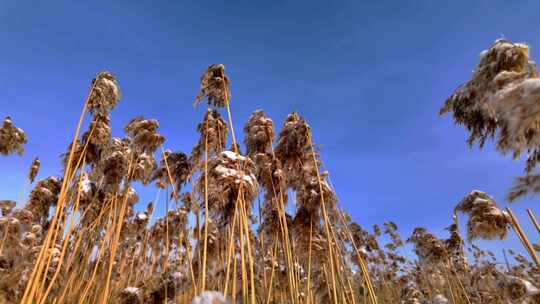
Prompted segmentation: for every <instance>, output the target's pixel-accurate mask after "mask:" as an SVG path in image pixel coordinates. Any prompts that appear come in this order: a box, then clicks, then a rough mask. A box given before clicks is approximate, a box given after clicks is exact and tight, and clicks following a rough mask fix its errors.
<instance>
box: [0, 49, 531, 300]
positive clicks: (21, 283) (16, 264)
mask: <svg viewBox="0 0 540 304" xmlns="http://www.w3.org/2000/svg"><path fill="white" fill-rule="evenodd" d="M230 68H234V67H230ZM197 76H198V75H195V77H197ZM200 79H201V80H200V88H199V91H198V94H197V88H193V91H194V94H193V95H194V96H196V97H195V99H194V105H195V106H198V107H204V106H206V107H207V110H206V112H205V114H204V117H202V120H201V122H200V123H199V124H198V125H197V126H194V128H196V130H197V132H198V133H199V135H200V138H199V140H198V142H196V143H194V145H193V149H192V150H191V151H177V150H175V149H174V147H169V146H168V145H167V141H166V139H165V137H164V136H163V135H161V134H160V131H159V122H158V121H157V120H155V119H150V118H146V117H143V116H140V117H135V118H133V119H132V120H131V121H130V122H129V123H128V124H127V125H126V126H125V128H124V136H123V137H114V136H112V130H111V127H110V125H111V117H110V113H111V111H113V110H114V108H115V106H116V105H117V104H118V103H119V102H121V91H120V84H119V83H118V81H117V79H116V76H115V75H114V74H113V73H111V72H109V71H102V72H99V73H98V74H97V75H96V76H95V77H94V79H93V80H91V82H90V84H89V89H88V92H86V98H84V94H85V92H81V96H82V97H81V108H82V111H81V115H80V118H79V121H78V125H76V126H74V128H73V131H72V132H71V133H67V134H59V135H58V136H64V137H66V138H68V139H69V140H70V142H71V144H70V145H69V146H67V147H65V153H64V154H63V155H62V156H61V157H60V159H59V162H58V163H59V166H58V171H57V174H56V175H53V176H50V177H47V178H45V179H41V180H36V177H37V176H38V172H39V170H40V165H41V164H40V160H39V158H35V159H34V161H32V163H31V164H28V165H29V169H28V182H29V183H30V184H31V185H32V186H31V187H32V188H31V191H30V193H29V195H28V197H25V198H24V201H22V202H16V201H12V200H0V210H1V213H0V215H1V217H0V303H22V304H31V303H32V304H33V303H36V304H45V303H54V304H61V303H99V304H105V303H119V304H142V303H156V304H157V303H164V304H168V303H193V304H196V303H198V304H202V303H207V304H210V303H212V304H218V303H250V304H255V303H262V304H268V303H290V304H314V303H334V304H337V303H349V304H377V303H379V304H383V303H385V304H386V303H388V304H396V303H402V304H445V303H451V304H473V303H475V304H476V303H495V304H499V303H500V304H508V303H512V304H514V303H515V304H527V303H540V259H539V258H538V256H537V253H536V252H537V250H540V246H538V245H536V244H534V243H532V242H531V239H533V237H534V238H537V237H538V235H534V236H532V235H526V234H525V232H524V231H523V229H522V226H521V225H520V222H522V223H523V222H524V221H527V222H528V224H529V223H532V225H534V226H535V227H536V229H537V232H538V233H540V225H539V224H538V222H537V220H536V218H535V215H534V214H533V212H532V211H531V210H530V209H529V210H528V213H529V218H521V219H518V218H517V217H516V216H515V214H514V213H513V212H512V210H511V209H510V208H501V207H499V205H498V203H497V202H496V201H495V200H494V199H493V198H492V197H491V196H490V195H489V194H487V193H485V192H483V191H481V190H474V189H471V192H470V193H463V199H462V200H461V201H459V202H456V205H455V209H453V210H448V219H449V220H448V222H447V223H440V225H441V227H447V237H446V238H438V237H437V236H436V235H434V234H433V233H431V232H429V231H428V230H427V229H426V228H423V227H417V228H416V229H414V231H413V233H412V235H410V236H402V235H401V234H400V231H399V227H398V224H399V223H394V222H392V221H390V220H391V219H390V218H389V219H388V220H389V221H387V222H385V223H381V225H380V226H378V225H375V226H373V227H365V226H363V225H362V223H357V222H356V221H355V219H354V218H352V217H351V215H349V214H348V213H347V211H346V210H343V209H342V208H341V207H340V205H339V201H338V197H337V195H336V192H335V190H334V188H333V187H332V185H331V183H330V182H329V181H328V172H326V171H323V170H322V169H321V168H323V167H324V166H323V163H322V160H321V156H320V150H319V149H318V146H317V144H316V143H317V142H316V139H317V134H313V132H312V130H311V128H310V125H309V123H308V122H307V121H306V120H305V119H304V118H303V117H302V114H301V113H291V114H289V115H288V116H287V117H286V118H285V120H284V121H283V122H282V123H275V122H274V121H273V120H272V118H270V117H268V116H267V115H266V114H265V112H264V111H263V110H257V111H255V112H253V113H252V114H251V116H250V117H249V119H248V120H247V122H238V121H235V120H234V115H233V113H234V100H233V99H232V98H231V92H230V88H229V82H230V80H229V78H228V76H227V75H226V70H225V66H223V65H221V64H214V65H210V66H209V67H208V68H207V69H206V71H204V72H203V74H202V76H201V78H200ZM434 102H438V103H440V104H441V106H442V108H441V111H440V114H441V115H448V116H451V117H452V118H453V119H454V121H455V123H456V124H457V125H460V126H462V127H464V128H465V129H466V130H467V132H468V133H469V138H468V139H467V144H469V145H478V146H480V147H482V146H483V145H484V144H485V143H486V142H487V141H493V142H494V143H495V145H496V148H497V150H498V151H499V152H500V153H501V154H511V155H513V156H514V158H516V159H518V158H520V156H522V155H525V156H526V161H525V164H524V175H523V176H521V177H516V179H515V183H514V184H513V185H509V187H508V188H509V190H508V196H507V200H508V201H509V202H516V201H519V199H520V198H521V197H523V196H524V195H531V194H534V193H536V192H540V175H539V174H537V173H536V171H535V168H536V165H537V163H538V162H540V75H539V73H538V70H537V68H536V65H535V64H534V62H533V61H532V59H531V58H529V49H528V46H527V45H525V44H520V43H513V42H510V41H508V40H497V41H495V42H494V43H493V44H492V45H491V46H489V48H488V49H487V50H485V51H483V52H481V54H480V58H479V63H478V64H477V66H476V67H475V68H474V71H473V73H472V75H471V78H470V79H469V80H466V81H465V82H464V83H463V84H462V85H460V86H459V87H457V89H456V90H455V92H454V93H453V94H452V95H451V96H450V97H448V99H447V100H446V101H434ZM260 106H261V107H264V105H260ZM433 115H437V113H433ZM242 123H243V125H242ZM86 125H88V128H85V127H83V126H86ZM457 127H458V126H456V128H457ZM238 132H243V138H244V140H243V142H239V141H238V140H237V138H238V137H237V136H238V134H239V133H238ZM178 133H179V136H181V130H178ZM31 140H32V138H27V136H26V134H25V132H24V130H22V129H20V128H18V127H17V117H6V118H5V119H4V120H3V124H2V125H1V128H0V157H16V155H14V154H23V153H25V149H24V148H25V144H26V143H27V142H28V141H31ZM465 148H466V146H465V145H464V149H465ZM32 153H36V151H32ZM2 174H10V172H5V171H4V170H2ZM135 185H137V186H135ZM140 187H144V188H145V189H147V190H146V191H153V192H155V193H156V201H153V202H145V201H141V200H139V196H138V194H137V190H136V188H140ZM148 189H151V190H148ZM0 195H1V193H0ZM158 197H160V199H159V200H158ZM156 204H163V205H164V206H163V208H160V209H163V210H165V212H163V214H158V212H154V210H155V209H157V208H156ZM136 206H137V207H136ZM136 210H142V211H136ZM460 221H462V222H461V225H460ZM460 227H466V231H460ZM461 230H463V229H461ZM510 234H516V235H517V236H518V238H519V240H520V241H521V244H522V245H523V248H519V250H520V251H521V250H522V249H524V251H523V252H526V253H528V254H527V255H526V256H524V255H521V254H519V253H516V252H515V251H516V250H515V249H516V248H514V250H512V248H508V249H507V250H505V251H504V253H505V261H502V262H501V261H500V260H498V259H497V258H496V257H495V254H494V253H492V252H490V251H489V250H485V249H482V248H480V247H478V246H477V245H475V242H474V241H475V240H478V239H486V240H492V239H505V238H506V237H507V236H508V235H510ZM406 244H409V245H411V246H412V248H413V249H414V252H413V253H411V254H406V253H405V252H404V251H405V250H406V249H405V245H406Z"/></svg>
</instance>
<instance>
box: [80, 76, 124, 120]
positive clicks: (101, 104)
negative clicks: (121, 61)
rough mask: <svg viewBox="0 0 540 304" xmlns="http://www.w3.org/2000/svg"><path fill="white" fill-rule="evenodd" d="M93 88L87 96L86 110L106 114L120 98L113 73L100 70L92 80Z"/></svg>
mask: <svg viewBox="0 0 540 304" xmlns="http://www.w3.org/2000/svg"><path fill="white" fill-rule="evenodd" d="M92 85H93V89H92V91H91V92H90V96H89V98H88V105H87V106H88V110H89V111H90V112H91V113H92V114H95V113H102V114H107V113H108V112H109V111H110V110H111V109H112V108H114V107H115V106H116V104H118V101H119V100H120V97H121V94H120V88H119V87H118V82H117V81H116V78H115V77H114V75H113V74H112V73H111V72H109V71H102V72H99V73H98V74H97V75H96V78H94V80H92Z"/></svg>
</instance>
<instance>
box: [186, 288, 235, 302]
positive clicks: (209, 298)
mask: <svg viewBox="0 0 540 304" xmlns="http://www.w3.org/2000/svg"><path fill="white" fill-rule="evenodd" d="M227 303H229V302H228V301H227V300H226V299H225V297H224V296H223V294H222V293H220V292H217V291H203V292H202V293H201V294H200V295H198V296H196V297H195V298H193V301H191V304H227Z"/></svg>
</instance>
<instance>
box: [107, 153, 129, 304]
mask: <svg viewBox="0 0 540 304" xmlns="http://www.w3.org/2000/svg"><path fill="white" fill-rule="evenodd" d="M132 164H133V156H132V157H131V159H130V161H129V165H128V172H131V166H132ZM128 179H129V177H128ZM126 189H127V188H126ZM127 201H128V196H127V191H126V193H124V200H123V203H122V208H121V209H120V215H119V218H118V222H117V225H116V231H115V232H116V235H115V238H114V240H113V242H112V246H111V254H110V259H109V271H108V274H107V279H106V281H105V291H104V292H103V296H102V298H101V304H105V303H106V301H107V298H108V296H109V286H110V281H111V275H112V268H113V264H114V257H115V256H116V249H117V247H118V242H119V240H120V232H121V231H122V225H123V224H124V217H125V214H126V209H127Z"/></svg>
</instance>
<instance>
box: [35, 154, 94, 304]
mask: <svg viewBox="0 0 540 304" xmlns="http://www.w3.org/2000/svg"><path fill="white" fill-rule="evenodd" d="M83 166H84V161H83ZM82 177H83V175H82V174H81V176H80V178H79V187H78V188H79V189H78V191H77V199H76V201H75V207H74V209H73V214H77V211H79V201H80V198H81V191H80V185H81V183H82ZM74 220H75V217H71V218H70V221H69V225H68V230H67V232H66V235H65V237H64V243H63V245H62V251H61V253H60V261H59V262H58V265H57V266H56V269H55V272H54V275H53V277H52V279H51V282H50V283H49V287H48V288H47V290H45V294H44V295H43V297H42V298H41V301H40V302H39V303H40V304H43V303H45V300H46V299H47V296H48V295H49V293H50V292H51V290H52V288H53V286H54V283H55V281H56V279H57V278H58V274H59V273H60V269H61V268H62V262H63V261H64V256H65V254H66V250H67V246H68V241H69V239H70V237H71V233H72V231H73V222H74Z"/></svg>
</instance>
